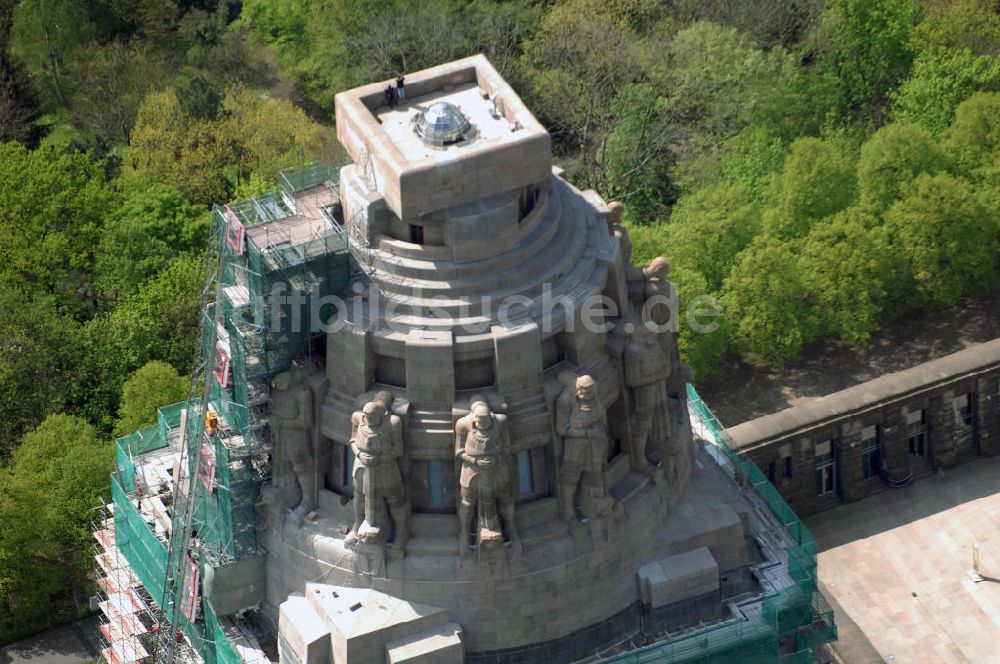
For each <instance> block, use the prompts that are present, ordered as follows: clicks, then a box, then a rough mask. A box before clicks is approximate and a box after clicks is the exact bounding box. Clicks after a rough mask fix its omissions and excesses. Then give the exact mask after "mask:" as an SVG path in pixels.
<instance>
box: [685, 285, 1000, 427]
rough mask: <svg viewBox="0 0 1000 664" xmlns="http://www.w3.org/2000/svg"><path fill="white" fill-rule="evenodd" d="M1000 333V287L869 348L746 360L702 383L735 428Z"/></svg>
mask: <svg viewBox="0 0 1000 664" xmlns="http://www.w3.org/2000/svg"><path fill="white" fill-rule="evenodd" d="M997 337H1000V288H998V289H996V290H995V291H993V293H992V294H991V295H989V296H987V297H984V298H978V299H975V300H973V299H968V300H962V301H960V302H959V303H958V305H956V306H955V307H952V308H951V309H946V310H944V311H938V312H934V313H931V314H925V315H922V316H910V317H907V318H904V319H901V320H899V321H896V322H895V323H893V325H892V327H891V328H887V329H885V330H883V331H881V332H879V333H877V334H876V335H874V336H873V337H872V340H871V342H870V343H869V344H868V345H867V346H864V347H856V346H851V345H849V344H846V343H844V342H842V341H831V342H827V343H823V344H817V345H815V346H812V347H809V348H807V349H806V350H805V351H804V352H803V357H802V359H801V360H798V361H797V362H795V363H793V364H789V365H787V366H786V367H785V368H783V369H772V368H760V367H753V366H751V365H749V364H747V363H745V362H742V361H738V362H733V363H730V364H728V365H727V366H726V367H725V368H723V370H722V371H720V372H719V373H718V374H717V375H716V376H714V377H712V378H710V379H708V380H706V381H704V382H701V383H698V384H697V388H698V392H699V393H700V394H701V396H702V398H703V399H704V400H705V403H707V404H708V406H709V407H710V408H711V409H712V410H713V411H714V412H715V414H716V415H717V416H718V417H719V419H720V420H721V421H722V423H723V424H725V425H726V426H734V425H736V424H740V423H741V422H745V421H747V420H752V419H754V418H757V417H761V416H762V415H768V414H770V413H775V412H777V411H779V410H784V409H785V408H789V407H791V406H797V405H799V404H802V403H805V402H807V401H810V400H812V399H815V398H817V397H821V396H823V395H825V394H829V393H831V392H836V391H838V390H842V389H844V388H847V387H850V386H852V385H856V384H858V383H863V382H865V381H868V380H871V379H873V378H877V377H878V376H881V375H882V374H886V373H892V372H894V371H901V370H903V369H908V368H910V367H912V366H916V365H918V364H921V363H923V362H927V361H928V360H933V359H936V358H939V357H943V356H944V355H949V354H951V353H954V352H957V351H960V350H962V349H964V348H969V347H970V346H975V345H976V344H980V343H983V342H984V341H989V340H991V339H995V338H997Z"/></svg>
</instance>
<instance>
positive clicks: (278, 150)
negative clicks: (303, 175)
mask: <svg viewBox="0 0 1000 664" xmlns="http://www.w3.org/2000/svg"><path fill="white" fill-rule="evenodd" d="M223 108H224V109H225V111H226V113H227V120H226V121H227V124H228V125H229V132H228V133H229V135H231V136H233V137H235V139H236V141H237V142H238V143H239V145H240V147H241V151H240V152H241V154H242V155H243V160H242V162H235V163H234V165H235V166H236V167H237V168H238V173H237V176H238V178H239V182H241V183H242V182H243V181H245V180H247V179H249V178H250V175H251V174H253V173H258V174H259V175H261V176H262V177H264V178H267V179H270V180H277V177H278V171H279V170H281V169H282V168H284V167H286V166H291V165H297V164H302V163H306V162H310V161H315V160H316V159H319V158H321V157H326V158H327V159H328V160H333V159H331V155H332V153H333V149H331V146H330V138H329V136H328V134H327V132H326V130H325V129H324V128H323V127H322V126H321V125H319V124H317V123H316V122H314V121H313V120H311V119H309V117H308V116H306V114H305V113H304V112H303V111H302V109H301V108H299V107H297V106H295V105H294V104H292V103H291V102H290V101H288V100H286V99H278V98H275V97H271V96H268V95H265V94H261V93H259V92H254V91H252V90H250V89H247V88H242V87H236V88H230V89H229V90H227V91H226V99H225V102H224V104H223Z"/></svg>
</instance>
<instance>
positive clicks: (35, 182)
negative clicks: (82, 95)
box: [0, 143, 117, 317]
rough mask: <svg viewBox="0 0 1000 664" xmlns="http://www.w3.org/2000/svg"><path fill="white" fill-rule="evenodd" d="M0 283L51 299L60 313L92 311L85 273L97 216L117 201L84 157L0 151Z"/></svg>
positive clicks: (12, 148)
mask: <svg viewBox="0 0 1000 664" xmlns="http://www.w3.org/2000/svg"><path fill="white" fill-rule="evenodd" d="M0 181H3V182H4V183H5V185H4V186H3V187H2V188H0V255H2V256H3V257H4V261H3V262H2V264H0V284H2V283H7V284H11V285H14V286H17V287H19V288H23V289H25V290H26V291H29V292H33V293H49V294H52V295H54V296H55V298H56V302H57V304H58V305H59V307H60V310H61V311H64V312H66V313H70V314H72V315H75V316H77V317H82V316H85V315H86V314H87V313H88V312H91V311H93V309H94V306H95V302H94V299H93V294H92V292H91V289H90V287H91V284H90V272H91V270H92V268H93V260H94V247H95V246H96V245H97V243H98V240H99V238H100V233H101V226H102V217H103V215H104V214H105V212H106V211H107V210H109V209H112V208H113V207H114V205H115V203H116V200H117V196H116V193H115V192H114V190H113V188H111V187H109V186H108V185H107V182H106V179H105V172H104V164H103V163H101V162H95V161H92V160H91V159H90V158H89V157H88V155H86V154H81V153H71V152H63V151H58V150H55V149H52V148H40V149H38V150H33V151H28V150H27V149H25V148H24V146H22V145H20V144H19V143H3V144H0Z"/></svg>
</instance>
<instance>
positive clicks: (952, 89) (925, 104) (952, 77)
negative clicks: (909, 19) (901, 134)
mask: <svg viewBox="0 0 1000 664" xmlns="http://www.w3.org/2000/svg"><path fill="white" fill-rule="evenodd" d="M998 89H1000V59H997V58H995V57H990V56H977V55H973V54H972V51H971V50H969V49H967V48H965V49H962V50H955V49H950V48H945V47H940V46H939V47H933V48H930V49H928V50H926V51H923V52H921V53H920V54H919V55H918V56H917V59H916V60H915V61H914V63H913V73H912V74H911V75H910V77H909V78H907V79H906V80H905V81H904V82H903V84H902V86H900V88H899V90H898V91H897V92H896V94H894V95H893V102H894V103H893V110H892V117H893V119H894V120H895V121H896V122H900V123H915V124H919V125H922V126H924V127H926V128H927V129H930V130H931V131H932V132H934V133H935V134H940V133H942V132H943V131H944V130H945V129H947V128H948V125H950V124H951V122H952V120H953V119H954V117H955V108H956V107H957V106H958V105H959V104H960V103H961V102H963V101H965V100H966V99H967V98H968V97H969V96H970V95H971V94H972V93H973V92H977V91H980V90H987V91H989V90H994V91H995V90H998Z"/></svg>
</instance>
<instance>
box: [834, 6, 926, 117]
mask: <svg viewBox="0 0 1000 664" xmlns="http://www.w3.org/2000/svg"><path fill="white" fill-rule="evenodd" d="M919 20H920V10H919V8H918V6H917V4H916V3H915V2H914V0H832V2H830V5H829V7H828V8H827V10H826V12H825V13H824V14H823V18H822V20H821V25H820V28H819V31H818V41H819V44H818V46H819V48H818V59H819V62H820V64H821V66H823V67H824V68H825V69H827V70H829V71H831V72H833V73H834V74H835V75H836V77H837V80H838V81H839V84H840V88H841V90H842V93H843V95H844V98H845V99H846V100H847V102H848V103H849V104H850V105H851V106H852V107H853V108H854V109H855V112H856V113H857V115H858V116H859V117H860V118H861V119H862V120H863V121H864V122H865V123H867V124H871V125H874V126H876V127H877V126H879V125H881V124H882V121H883V117H884V107H885V105H886V102H887V101H888V100H889V95H890V94H891V93H892V91H893V90H894V89H895V88H896V87H897V86H898V85H899V83H900V82H901V81H902V80H903V79H904V78H906V76H907V74H908V73H909V70H910V66H911V64H912V62H913V50H912V48H911V46H910V34H911V32H912V30H913V28H914V26H915V25H916V24H917V22H918V21H919Z"/></svg>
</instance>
